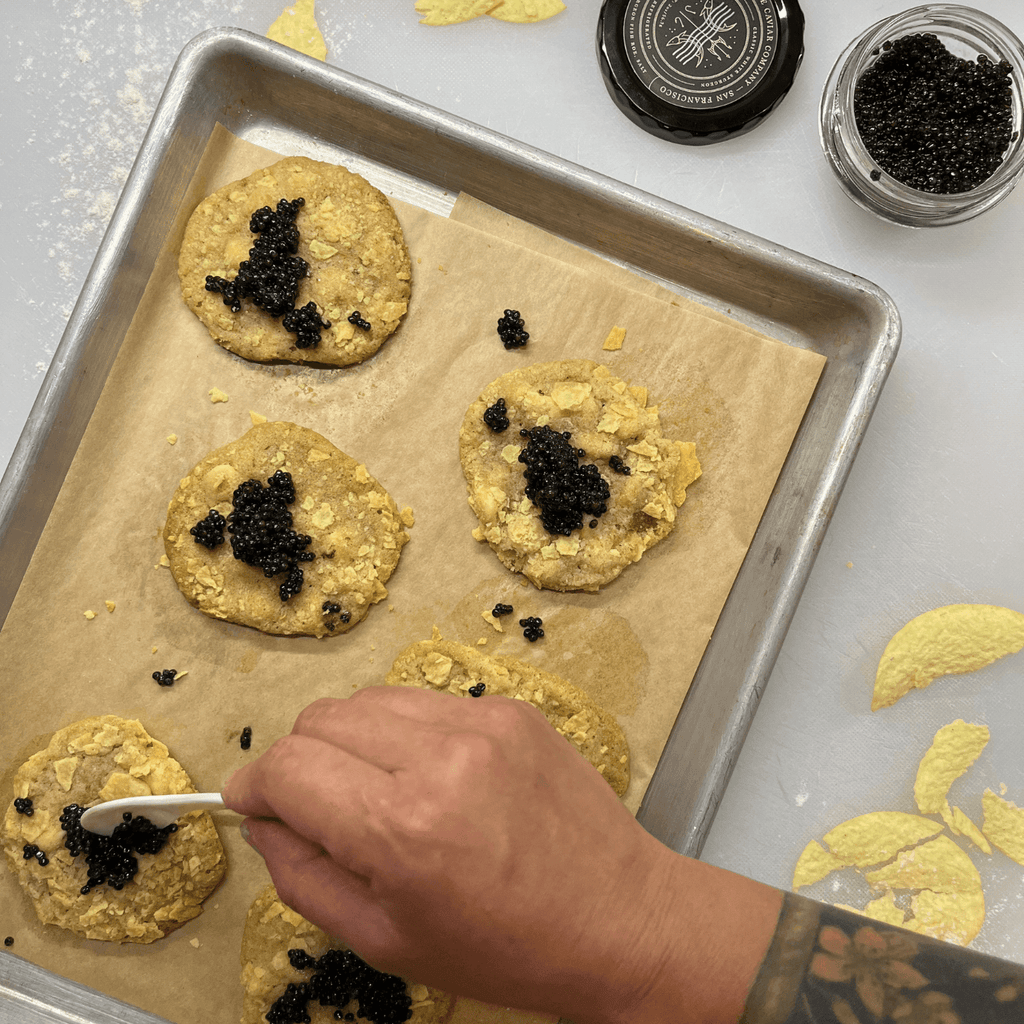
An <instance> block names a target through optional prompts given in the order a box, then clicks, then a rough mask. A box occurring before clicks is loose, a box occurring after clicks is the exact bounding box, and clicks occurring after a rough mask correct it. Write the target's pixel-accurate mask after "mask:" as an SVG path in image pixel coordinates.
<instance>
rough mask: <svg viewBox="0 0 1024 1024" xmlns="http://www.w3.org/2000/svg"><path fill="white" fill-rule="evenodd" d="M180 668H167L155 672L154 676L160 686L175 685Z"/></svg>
mask: <svg viewBox="0 0 1024 1024" xmlns="http://www.w3.org/2000/svg"><path fill="white" fill-rule="evenodd" d="M177 674H178V670H177V669H176V668H165V669H164V670H163V671H161V672H154V673H153V678H154V679H155V680H156V681H157V684H158V685H159V686H173V685H174V679H175V676H177Z"/></svg>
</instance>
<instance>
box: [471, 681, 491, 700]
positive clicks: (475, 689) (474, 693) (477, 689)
mask: <svg viewBox="0 0 1024 1024" xmlns="http://www.w3.org/2000/svg"><path fill="white" fill-rule="evenodd" d="M486 689H487V684H486V683H477V684H476V685H475V686H471V687H470V688H469V695H470V697H482V696H483V695H484V690H486Z"/></svg>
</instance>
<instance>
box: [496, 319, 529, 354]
mask: <svg viewBox="0 0 1024 1024" xmlns="http://www.w3.org/2000/svg"><path fill="white" fill-rule="evenodd" d="M498 337H499V338H501V343H502V344H503V345H504V346H505V348H506V349H512V348H522V347H523V346H524V345H525V344H526V343H527V342H528V341H529V340H530V335H529V334H527V333H526V331H524V330H523V318H522V317H521V316H520V315H519V310H518V309H506V310H505V315H504V316H502V317H501V318H500V319H499V320H498Z"/></svg>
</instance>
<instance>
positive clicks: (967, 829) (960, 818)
mask: <svg viewBox="0 0 1024 1024" xmlns="http://www.w3.org/2000/svg"><path fill="white" fill-rule="evenodd" d="M940 813H941V814H942V820H943V821H944V822H945V823H946V827H947V828H948V829H949V831H950V832H952V833H953V835H955V836H966V837H967V838H968V839H970V841H971V842H972V843H974V845H975V846H977V847H978V849H980V850H982V851H983V852H984V853H991V852H992V847H991V845H990V844H989V841H988V840H987V839H986V838H985V836H984V835H983V834H982V831H981V829H980V828H978V826H977V825H975V824H974V822H973V821H971V819H970V818H968V817H967V815H966V814H964V812H963V811H961V810H960V808H959V807H950V806H949V804H948V803H947V804H946V806H945V807H943V809H942V811H941V812H940Z"/></svg>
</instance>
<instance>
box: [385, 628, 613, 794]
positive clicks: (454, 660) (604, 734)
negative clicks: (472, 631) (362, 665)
mask: <svg viewBox="0 0 1024 1024" xmlns="http://www.w3.org/2000/svg"><path fill="white" fill-rule="evenodd" d="M384 681H385V683H386V685H388V686H418V687H419V688H420V689H423V690H442V691H445V692H447V693H452V694H455V695H456V696H457V697H483V696H485V695H486V696H492V697H493V696H499V697H509V698H510V699H512V700H525V701H527V702H528V703H530V704H532V705H533V706H534V707H535V708H537V709H538V710H540V711H541V712H542V713H543V715H544V717H545V718H546V719H547V720H548V721H549V722H550V723H551V725H552V726H553V727H554V729H555V731H556V732H558V733H559V734H560V735H562V736H564V737H565V738H566V739H567V740H568V741H569V742H570V743H572V744H573V746H575V747H576V749H577V750H578V751H579V752H580V754H582V756H583V757H585V758H586V759H587V760H588V761H589V762H590V763H591V764H592V765H593V766H594V767H595V768H596V769H597V770H598V771H599V772H600V773H601V774H602V775H603V776H604V777H605V779H606V781H607V782H608V785H610V786H611V787H612V789H614V790H615V792H616V793H617V794H618V795H619V796H622V795H623V794H624V793H625V792H626V789H627V788H628V786H629V747H628V745H627V744H626V737H625V736H624V735H623V732H622V729H621V728H620V727H619V723H618V722H616V721H615V718H614V717H613V716H612V715H610V714H609V713H608V712H607V711H605V710H604V709H603V708H601V707H599V706H598V705H597V704H596V703H595V702H594V701H593V700H592V699H591V697H590V696H589V695H588V694H586V693H584V692H583V691H582V690H580V689H579V688H578V687H576V686H573V685H572V683H570V682H568V681H566V680H565V679H563V678H562V677H561V676H556V675H554V674H553V673H551V672H544V671H542V670H541V669H539V668H537V667H536V666H534V665H531V664H529V663H528V662H525V661H519V660H518V659H516V658H508V657H505V656H502V655H489V654H484V653H483V652H482V651H479V650H477V649H476V648H474V647H467V646H465V644H459V643H455V642H454V641H452V640H441V639H433V640H421V641H420V642H419V643H415V644H411V645H410V646H409V647H407V648H406V649H405V650H404V651H402V653H401V654H399V655H398V657H397V658H396V659H395V661H394V664H393V665H392V666H391V670H390V671H389V672H388V674H387V676H386V678H385V680H384Z"/></svg>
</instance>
